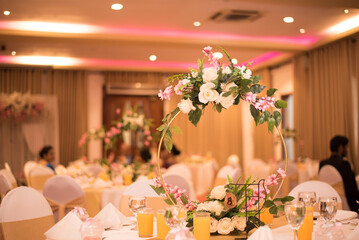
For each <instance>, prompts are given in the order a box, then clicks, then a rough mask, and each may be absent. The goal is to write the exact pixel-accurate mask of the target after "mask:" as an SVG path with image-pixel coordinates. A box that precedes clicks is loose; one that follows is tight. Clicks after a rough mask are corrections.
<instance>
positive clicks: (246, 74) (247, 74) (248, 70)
mask: <svg viewBox="0 0 359 240" xmlns="http://www.w3.org/2000/svg"><path fill="white" fill-rule="evenodd" d="M242 75H243V77H244V78H245V79H249V78H250V77H251V76H252V71H251V70H250V69H247V70H246V71H245V72H243V73H242Z"/></svg>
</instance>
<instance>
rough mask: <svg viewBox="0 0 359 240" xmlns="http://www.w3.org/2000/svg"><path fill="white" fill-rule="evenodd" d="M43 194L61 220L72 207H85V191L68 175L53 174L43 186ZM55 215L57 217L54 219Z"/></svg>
mask: <svg viewBox="0 0 359 240" xmlns="http://www.w3.org/2000/svg"><path fill="white" fill-rule="evenodd" d="M43 195H44V197H45V198H46V199H47V201H48V202H49V203H50V206H51V208H52V210H53V212H54V214H55V213H57V214H55V220H61V219H62V218H63V217H64V216H65V215H66V213H67V212H69V211H70V210H72V209H73V208H74V207H85V193H84V191H83V190H82V188H81V187H80V185H79V184H78V183H77V182H76V181H75V180H74V179H72V178H70V177H68V176H53V177H51V178H49V179H48V180H47V181H46V183H45V186H44V189H43ZM56 215H58V218H57V219H56V217H57V216H56Z"/></svg>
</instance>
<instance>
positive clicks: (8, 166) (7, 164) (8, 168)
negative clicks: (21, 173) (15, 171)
mask: <svg viewBox="0 0 359 240" xmlns="http://www.w3.org/2000/svg"><path fill="white" fill-rule="evenodd" d="M4 166H5V169H6V170H8V171H9V172H11V173H12V170H11V167H10V165H9V163H7V162H6V163H5V164H4Z"/></svg>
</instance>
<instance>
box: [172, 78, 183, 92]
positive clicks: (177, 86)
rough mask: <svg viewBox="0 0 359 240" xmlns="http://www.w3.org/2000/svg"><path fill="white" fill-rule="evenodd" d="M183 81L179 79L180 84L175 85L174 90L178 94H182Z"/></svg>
mask: <svg viewBox="0 0 359 240" xmlns="http://www.w3.org/2000/svg"><path fill="white" fill-rule="evenodd" d="M182 86H183V84H182V81H179V82H178V84H177V85H176V86H175V87H174V89H173V90H174V91H175V93H176V95H182Z"/></svg>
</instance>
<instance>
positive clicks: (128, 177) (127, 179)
mask: <svg viewBox="0 0 359 240" xmlns="http://www.w3.org/2000/svg"><path fill="white" fill-rule="evenodd" d="M123 183H124V184H125V186H128V185H130V184H131V183H132V175H130V174H125V175H123Z"/></svg>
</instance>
